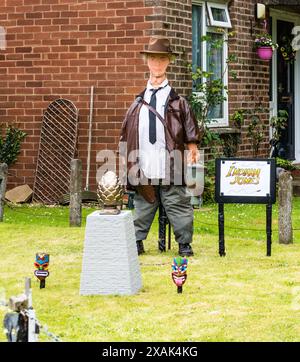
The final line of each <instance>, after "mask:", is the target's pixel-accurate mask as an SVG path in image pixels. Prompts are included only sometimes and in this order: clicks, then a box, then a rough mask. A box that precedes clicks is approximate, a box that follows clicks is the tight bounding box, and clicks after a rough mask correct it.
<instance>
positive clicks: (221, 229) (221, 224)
mask: <svg viewBox="0 0 300 362" xmlns="http://www.w3.org/2000/svg"><path fill="white" fill-rule="evenodd" d="M218 222H219V255H220V256H225V255H226V253H225V239H224V204H223V203H219V214H218Z"/></svg>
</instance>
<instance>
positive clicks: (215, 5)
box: [206, 2, 232, 28]
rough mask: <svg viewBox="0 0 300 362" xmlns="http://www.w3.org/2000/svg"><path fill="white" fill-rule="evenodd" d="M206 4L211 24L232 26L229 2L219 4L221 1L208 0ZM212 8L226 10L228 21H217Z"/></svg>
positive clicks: (225, 26) (224, 26)
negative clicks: (212, 0)
mask: <svg viewBox="0 0 300 362" xmlns="http://www.w3.org/2000/svg"><path fill="white" fill-rule="evenodd" d="M206 6H207V13H208V18H209V23H210V26H217V27H219V28H220V27H221V28H232V26H231V20H230V16H229V11H228V4H227V3H226V4H219V3H213V2H207V3H206ZM212 8H215V9H222V10H225V14H226V17H227V21H217V20H215V19H214V17H213V13H212V10H211V9H212Z"/></svg>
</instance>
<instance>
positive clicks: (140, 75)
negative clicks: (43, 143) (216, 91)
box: [0, 0, 269, 189]
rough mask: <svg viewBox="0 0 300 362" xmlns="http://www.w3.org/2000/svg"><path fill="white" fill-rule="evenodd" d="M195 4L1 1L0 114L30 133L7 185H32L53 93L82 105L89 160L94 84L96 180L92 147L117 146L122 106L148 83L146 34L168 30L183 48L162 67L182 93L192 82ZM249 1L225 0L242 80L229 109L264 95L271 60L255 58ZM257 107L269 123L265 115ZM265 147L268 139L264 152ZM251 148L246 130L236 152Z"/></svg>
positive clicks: (262, 102)
mask: <svg viewBox="0 0 300 362" xmlns="http://www.w3.org/2000/svg"><path fill="white" fill-rule="evenodd" d="M25 4H26V5H25ZM191 4H192V1H191V0H178V1H176V2H175V1H171V0H127V1H119V0H110V1H108V0H85V1H81V0H77V1H76V0H5V1H2V2H1V4H0V26H3V27H5V29H6V31H7V46H8V47H7V49H6V50H0V80H1V88H0V122H10V123H12V122H14V123H17V124H18V125H19V127H20V128H22V129H24V130H25V131H26V132H27V134H28V136H27V137H26V140H25V142H24V144H23V148H22V153H21V155H20V157H19V158H18V162H17V163H16V164H15V165H14V166H13V167H11V168H10V174H11V176H10V177H9V187H12V186H15V185H20V184H23V183H28V184H29V185H31V186H32V185H33V181H34V172H35V168H36V161H37V151H38V142H39V135H40V126H41V119H42V114H43V110H44V109H45V108H46V107H47V106H48V105H49V103H50V102H51V101H52V100H54V99H56V98H59V97H64V98H67V99H70V100H71V101H73V102H74V103H75V105H76V107H77V108H78V109H79V144H78V157H79V158H81V159H82V160H83V169H84V170H86V158H87V141H88V114H89V92H90V87H91V86H92V85H94V86H95V102H94V120H93V139H92V160H91V161H92V162H91V175H90V177H91V187H92V189H93V188H95V185H96V169H97V165H96V152H97V151H98V150H101V149H106V148H108V149H116V147H117V142H118V138H119V131H120V126H121V122H122V120H123V117H124V114H125V111H126V109H127V107H128V106H129V104H130V103H131V101H132V100H133V99H134V96H135V95H136V94H137V93H139V92H140V91H141V90H142V89H143V88H144V86H145V81H146V79H147V77H148V74H147V67H146V66H145V64H144V61H143V59H142V57H141V56H140V54H139V52H140V51H141V50H142V49H144V46H145V44H147V43H148V39H149V36H150V35H154V34H156V35H166V36H168V37H169V38H170V39H171V42H172V45H173V46H174V47H175V50H176V51H178V52H180V53H181V54H182V55H181V57H179V58H178V59H177V60H176V61H175V63H174V64H173V65H172V66H171V68H170V72H169V76H168V77H169V79H170V80H171V82H172V85H173V86H174V87H175V88H176V89H177V90H178V91H179V92H180V93H181V94H183V95H185V94H187V93H188V91H189V89H190V86H191V82H190V80H189V79H188V76H187V74H186V70H185V61H186V60H188V61H190V60H191V45H192V39H191V9H192V7H191ZM254 4H255V1H254V0H251V1H244V0H232V1H231V5H230V13H231V19H232V23H233V27H234V29H233V30H235V31H236V35H235V36H234V38H233V39H232V40H231V41H230V43H229V51H230V53H235V54H237V55H238V62H237V63H236V64H235V65H234V70H236V72H237V76H238V80H237V81H234V80H233V79H230V82H229V90H230V97H229V104H230V109H229V110H230V114H233V112H234V111H235V110H237V109H241V108H247V109H253V108H256V107H268V105H269V103H268V87H269V68H268V63H264V62H262V61H260V60H258V58H257V57H256V55H255V52H254V51H253V50H252V44H253V40H252V37H251V34H250V19H254ZM260 116H262V120H263V122H265V123H266V124H267V122H268V118H269V116H268V115H267V114H260ZM247 122H248V123H249V120H247V121H246V124H245V125H244V126H243V128H242V132H243V136H245V133H246V130H247V124H248V123H247ZM267 133H268V131H267V130H266V136H267ZM267 148H268V144H267V142H265V143H264V144H263V147H262V148H261V150H262V154H263V153H266V151H267ZM249 149H250V145H249V142H248V141H246V140H244V141H243V144H242V145H241V146H240V150H239V152H240V154H241V155H249ZM84 177H85V175H84Z"/></svg>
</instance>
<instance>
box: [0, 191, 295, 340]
mask: <svg viewBox="0 0 300 362" xmlns="http://www.w3.org/2000/svg"><path fill="white" fill-rule="evenodd" d="M92 211H93V210H92V209H88V208H84V209H83V216H84V218H83V219H84V220H85V218H86V216H87V215H88V214H89V213H90V212H92ZM299 215H300V199H299V198H298V199H297V198H295V199H294V209H293V227H294V228H295V229H300V218H299ZM225 225H226V228H225V239H226V251H227V255H226V257H225V258H220V257H219V255H218V229H217V206H216V205H214V204H212V205H207V206H205V207H203V208H202V209H200V210H195V235H194V242H193V248H194V251H195V256H194V257H193V258H190V259H189V265H188V279H187V281H186V284H185V285H184V288H183V294H181V295H180V294H177V291H176V287H175V285H174V284H173V283H172V280H171V262H172V258H173V257H174V256H176V255H177V244H176V243H175V241H174V238H172V250H171V251H167V252H166V253H165V254H160V253H158V251H157V221H155V223H154V225H153V227H152V229H151V232H150V234H149V237H148V240H147V241H146V242H145V248H146V254H145V255H143V256H141V257H139V258H140V263H141V271H142V279H143V288H142V290H141V291H140V292H139V293H138V294H137V295H135V296H92V297H82V296H80V295H79V284H80V273H81V261H82V251H83V240H84V231H85V225H84V224H83V225H82V227H81V228H70V227H69V226H68V209H67V208H63V207H56V208H49V207H38V206H35V207H29V206H22V207H15V208H14V209H10V208H6V209H5V220H4V222H3V223H1V224H0V236H1V237H0V297H1V296H2V299H3V298H6V300H7V299H8V298H9V297H10V296H12V295H18V294H21V293H22V292H23V290H24V278H25V277H26V276H31V277H32V291H33V304H34V307H35V309H36V313H37V317H38V318H39V320H40V322H41V323H42V324H44V325H47V326H48V328H49V330H50V331H51V332H53V333H54V334H56V335H58V336H59V337H60V338H61V339H62V340H63V341H299V340H300V338H299V336H300V323H299V320H300V301H299V299H300V298H299V295H300V231H299V230H295V231H294V243H293V244H290V245H281V244H279V243H278V232H277V231H276V230H277V206H276V205H275V206H274V210H273V229H274V230H273V245H272V256H271V257H266V242H265V240H266V235H265V206H263V205H225ZM230 227H231V228H230ZM233 228H235V229H233ZM107 243H108V244H109V240H108V241H107ZM37 251H46V252H48V253H50V268H49V270H50V276H49V278H48V279H47V281H46V288H45V289H43V290H40V289H39V282H38V281H36V279H35V277H34V275H33V271H34V266H33V262H34V258H35V253H36V252H37ZM297 300H298V303H297ZM5 312H6V311H5V308H3V307H0V319H1V320H2V319H3V316H4V314H5ZM0 340H1V341H4V340H5V336H4V334H3V333H0ZM40 340H42V341H44V340H47V338H46V336H45V335H41V336H40Z"/></svg>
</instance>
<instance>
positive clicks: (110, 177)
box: [97, 171, 123, 208]
mask: <svg viewBox="0 0 300 362" xmlns="http://www.w3.org/2000/svg"><path fill="white" fill-rule="evenodd" d="M97 195H98V201H99V203H100V205H101V206H104V208H107V207H109V208H116V207H117V205H122V203H123V187H122V185H121V183H120V181H119V178H118V176H117V175H116V174H115V173H114V172H112V171H106V172H105V174H104V175H103V176H102V178H101V181H100V182H99V184H98V189H97Z"/></svg>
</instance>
